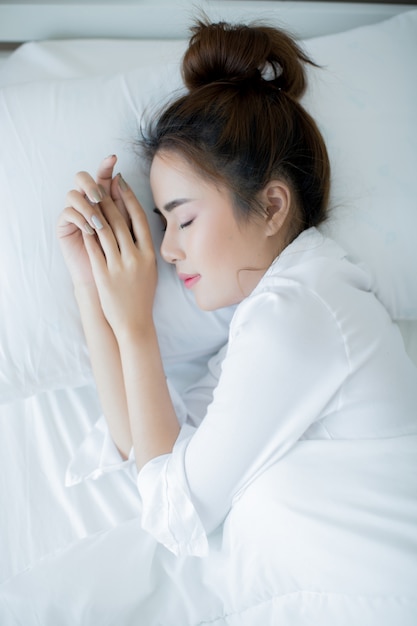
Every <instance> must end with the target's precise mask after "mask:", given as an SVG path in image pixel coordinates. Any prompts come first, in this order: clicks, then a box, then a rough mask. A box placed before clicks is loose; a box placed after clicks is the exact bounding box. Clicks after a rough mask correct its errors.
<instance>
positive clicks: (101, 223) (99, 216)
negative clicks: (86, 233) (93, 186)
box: [66, 189, 106, 231]
mask: <svg viewBox="0 0 417 626" xmlns="http://www.w3.org/2000/svg"><path fill="white" fill-rule="evenodd" d="M100 193H102V192H101V191H100ZM66 204H67V206H69V207H72V208H73V209H75V210H76V211H78V213H80V214H81V215H82V216H83V217H84V220H85V221H87V222H88V224H89V225H90V226H91V227H92V228H93V229H94V230H95V231H99V230H101V229H102V228H104V227H105V226H106V220H105V218H104V215H103V212H102V210H101V208H100V205H99V204H93V205H92V204H91V203H90V202H89V201H88V200H87V199H86V198H85V196H84V195H83V194H82V192H80V191H78V190H77V189H71V191H69V192H68V193H67V199H66Z"/></svg>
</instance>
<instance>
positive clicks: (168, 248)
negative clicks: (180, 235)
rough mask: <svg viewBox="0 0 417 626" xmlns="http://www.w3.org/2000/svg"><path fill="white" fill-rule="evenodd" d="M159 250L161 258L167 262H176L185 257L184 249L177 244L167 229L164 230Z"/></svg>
mask: <svg viewBox="0 0 417 626" xmlns="http://www.w3.org/2000/svg"><path fill="white" fill-rule="evenodd" d="M160 250H161V256H162V258H163V259H164V261H166V262H167V263H176V262H177V261H182V260H184V259H185V253H184V251H183V250H182V249H181V248H180V247H179V246H178V244H177V242H176V238H175V237H174V236H173V234H171V233H169V232H168V229H167V230H166V231H165V235H164V238H163V239H162V243H161V248H160Z"/></svg>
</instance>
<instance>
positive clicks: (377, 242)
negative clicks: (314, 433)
mask: <svg viewBox="0 0 417 626" xmlns="http://www.w3.org/2000/svg"><path fill="white" fill-rule="evenodd" d="M198 6H202V7H203V8H204V10H205V11H206V13H207V14H208V15H209V16H210V17H212V18H213V19H225V20H231V21H239V20H244V21H248V20H253V19H262V20H265V21H268V22H270V23H272V24H276V25H281V26H283V27H285V28H288V29H289V30H291V31H292V32H293V33H294V34H296V35H297V37H298V38H299V39H300V41H301V43H302V45H303V46H304V47H305V48H306V50H307V51H308V52H309V53H310V54H311V55H312V57H313V59H314V60H315V61H316V62H317V63H318V64H319V65H320V66H321V68H320V69H318V68H314V69H311V70H310V88H309V91H308V93H307V95H306V96H305V104H306V106H307V108H308V109H309V110H310V111H311V112H312V113H313V115H314V116H315V118H316V119H317V120H318V123H319V125H320V127H321V129H322V132H323V134H324V136H325V139H326V141H327V144H328V148H329V152H330V158H331V162H332V166H333V174H332V184H333V188H332V197H331V215H330V219H329V221H328V222H327V223H326V224H325V226H323V230H324V231H325V232H326V233H329V234H330V235H331V236H332V237H334V238H335V239H336V240H337V241H339V242H340V243H341V244H342V245H343V246H344V247H345V248H346V249H347V250H348V251H349V253H350V255H351V256H352V258H353V259H354V260H355V261H356V262H357V263H359V264H361V265H363V266H364V267H365V268H366V270H367V271H368V272H369V273H370V275H371V276H372V280H373V285H374V290H375V292H376V293H377V295H378V297H379V298H380V299H381V301H382V302H383V303H384V305H385V306H386V308H387V309H388V311H389V313H390V315H391V317H392V321H393V324H395V325H397V326H398V329H399V332H400V333H401V335H402V338H403V341H404V344H405V348H406V350H407V352H408V354H409V357H410V359H411V360H412V361H413V362H414V364H415V365H416V367H417V245H416V244H417V242H416V237H417V235H416V233H417V200H416V194H415V183H414V181H415V172H416V169H417V124H416V119H415V118H416V111H417V82H416V81H415V76H416V60H417V7H416V6H413V5H412V4H377V3H373V4H366V3H365V4H361V3H356V4H349V3H334V2H315V1H312V2H280V1H274V0H269V1H264V2H263V1H259V2H258V1H256V2H255V1H253V2H245V1H241V0H231V1H225V2H205V3H200V4H199V5H198ZM196 10H197V9H196V6H195V5H192V4H191V3H187V2H172V3H168V2H166V3H164V2H151V1H149V2H147V1H146V0H144V1H143V2H141V1H140V0H136V1H135V0H131V1H130V2H125V3H123V4H118V3H116V2H114V3H113V2H111V1H110V0H109V1H108V2H103V3H102V4H94V3H91V4H90V3H89V2H86V3H84V4H78V5H73V4H71V3H70V2H56V3H54V2H51V3H48V4H47V5H46V4H37V3H36V2H32V3H30V4H23V3H1V4H0V137H1V142H0V223H1V229H0V289H1V291H0V433H1V437H0V464H1V468H0V507H1V508H0V624H1V625H2V626H17V625H19V626H20V625H21V626H32V625H37V626H55V625H57V624H59V625H60V626H62V625H67V624H68V626H70V625H71V626H73V625H76V624H77V625H81V624H82V625H83V626H95V625H96V624H100V625H101V626H110V625H112V624H118V626H130V625H131V624H132V625H133V624H135V625H142V624H143V625H144V626H156V625H157V624H162V625H164V626H196V625H197V624H216V625H218V626H220V625H226V624H227V625H229V626H255V625H256V626H257V625H259V624H262V625H265V626H266V625H267V624H271V625H272V624H274V625H275V624H285V626H304V625H307V624H308V625H309V626H310V625H312V624H320V625H321V626H327V625H328V626H330V625H331V626H334V625H336V624H337V626H347V625H349V626H350V625H351V624H352V623H355V626H374V625H375V626H376V624H378V626H394V625H395V626H398V624H401V626H414V625H415V624H416V623H417V587H416V582H415V581H417V438H413V437H407V438H403V440H400V441H391V440H384V439H381V440H380V441H379V442H373V445H374V446H376V454H377V455H378V458H380V459H381V463H380V464H379V465H378V470H376V469H375V468H372V467H369V466H368V465H367V462H366V459H367V454H368V447H367V446H368V445H369V442H364V443H363V446H362V447H359V448H358V446H355V447H351V446H350V445H349V442H341V443H340V445H338V446H335V448H333V451H332V455H333V459H332V463H333V464H334V465H333V467H335V468H336V470H335V475H334V477H333V479H332V480H331V481H329V480H328V477H327V473H326V468H325V466H324V465H323V464H322V463H321V462H320V461H318V460H317V459H320V458H322V453H323V445H324V443H323V442H319V441H317V442H309V443H308V444H306V445H305V446H304V448H302V449H297V451H295V452H294V453H293V454H289V455H287V456H286V457H285V458H284V460H283V461H282V462H281V463H280V464H279V467H277V468H275V469H274V471H273V472H270V473H267V474H265V475H263V476H261V477H260V479H258V480H257V481H255V483H253V484H252V486H251V487H250V488H249V489H248V490H247V493H245V495H244V497H241V498H240V499H239V500H238V501H237V502H236V504H235V506H234V508H233V510H232V513H231V514H230V516H229V518H228V519H227V521H226V523H225V526H224V528H223V529H222V532H217V533H214V535H213V536H212V537H210V557H209V558H198V557H188V558H186V557H184V558H182V557H176V556H175V555H173V554H171V553H170V552H169V551H168V550H166V549H165V548H164V547H163V546H160V545H158V544H157V543H156V542H155V541H154V540H153V538H152V537H151V536H146V535H144V533H143V532H141V529H140V509H141V503H140V499H139V496H138V493H137V489H136V485H135V481H134V480H132V476H131V474H130V472H129V471H125V470H124V469H123V468H117V467H115V468H113V469H115V470H116V471H107V468H106V467H98V468H95V469H94V470H91V468H88V467H85V468H82V467H81V475H80V476H78V475H77V471H79V470H80V464H79V465H78V468H76V469H74V466H73V465H71V463H72V460H73V459H74V458H76V457H77V455H79V453H80V452H79V451H80V448H82V444H83V442H84V441H85V438H86V436H87V434H88V433H89V432H91V429H92V428H93V427H94V424H95V423H96V420H97V418H98V417H99V415H100V406H99V401H98V398H97V395H96V390H95V386H94V381H93V379H92V374H91V369H90V364H89V359H88V354H87V350H86V346H85V342H84V338H83V334H82V331H81V326H80V320H79V317H78V313H77V309H76V305H75V301H74V298H73V294H72V289H71V283H70V279H69V277H68V275H67V273H66V269H65V267H64V264H63V261H62V259H61V255H60V251H59V249H58V244H57V242H56V239H55V235H54V228H55V222H56V219H57V216H58V214H59V212H60V211H61V210H62V208H63V206H64V200H65V194H66V192H67V190H68V189H70V188H71V187H72V185H73V178H74V174H75V172H76V171H78V170H80V169H85V170H88V171H92V172H94V171H95V169H96V167H97V164H98V163H99V161H100V160H101V159H102V158H103V157H104V156H106V155H107V154H113V153H116V154H117V155H118V168H119V169H120V171H121V172H122V173H123V175H124V177H125V178H126V179H127V180H128V181H129V182H130V184H131V185H132V187H133V188H134V190H135V192H136V193H137V195H138V197H139V198H140V199H141V201H142V202H143V204H144V206H145V208H146V210H148V211H149V216H150V221H151V228H152V232H153V236H154V239H155V243H156V244H157V243H158V242H159V241H160V238H161V233H160V226H159V223H158V220H156V219H155V218H154V216H153V215H152V201H151V196H150V191H149V187H148V183H147V178H146V173H145V171H144V169H143V168H142V167H141V162H140V159H139V158H138V156H137V155H136V152H135V147H134V142H133V139H134V137H135V134H136V133H137V132H138V120H139V119H140V116H141V115H142V114H143V113H144V112H146V111H148V110H151V109H152V107H153V106H155V105H156V104H159V103H160V102H161V101H163V100H164V98H167V97H168V96H169V94H170V93H171V92H172V91H173V90H176V89H179V88H180V75H179V62H180V58H181V54H182V52H183V51H184V49H185V46H186V38H187V33H188V30H187V29H188V26H189V24H190V23H191V20H192V17H193V15H195V13H196ZM158 262H159V261H158ZM159 269H160V277H159V283H158V290H157V298H156V302H155V320H156V325H157V330H158V335H159V339H160V343H161V350H162V355H163V360H164V365H165V369H166V373H167V376H168V377H169V379H170V381H172V383H173V385H174V386H175V389H176V390H177V392H178V394H179V395H180V396H181V394H182V392H183V391H184V390H185V389H186V387H187V386H188V385H190V384H192V383H193V382H194V381H195V380H197V379H198V378H200V377H201V376H202V375H204V373H205V371H206V368H207V361H208V359H209V358H210V357H212V356H213V355H215V354H216V353H217V352H218V351H220V350H221V349H222V346H223V345H224V344H225V342H226V341H227V332H228V324H229V322H230V319H231V316H232V314H233V310H222V311H220V312H217V313H203V312H201V311H198V310H197V309H196V307H195V305H194V303H193V301H192V299H191V297H188V296H187V295H185V294H184V293H183V291H181V290H180V288H179V286H178V284H177V282H176V281H175V279H174V277H173V275H172V273H171V272H170V271H169V268H167V267H166V266H165V265H164V264H163V263H162V262H160V263H159ZM394 376H395V372H393V377H394ZM416 420H417V413H416ZM97 436H99V434H98V435H97ZM374 451H375V450H374ZM328 462H329V460H327V463H328ZM87 465H88V464H87ZM81 466H82V462H81ZM87 475H88V479H84V478H85V477H86V476H87ZM358 476H360V477H361V478H360V479H358ZM321 477H322V478H323V480H322V481H321V480H320V478H321ZM355 480H356V482H352V481H355ZM271 481H272V482H273V484H274V486H275V487H274V488H275V491H276V494H277V497H276V498H275V499H272V500H271V501H269V502H267V503H265V500H264V499H262V498H261V497H260V494H262V493H263V492H264V490H266V489H267V488H268V485H269V486H270V485H271ZM317 482H319V483H321V484H322V488H321V490H319V491H317V489H314V493H312V491H313V485H317ZM353 484H355V485H358V484H360V488H358V487H355V491H353V490H352V485H353ZM380 485H384V486H385V488H386V490H387V493H388V494H389V498H388V500H383V499H381V498H379V497H378V489H379V486H380ZM346 494H348V498H346ZM346 501H349V502H350V503H352V502H353V503H354V506H353V507H350V508H349V507H347V506H346ZM300 502H302V503H303V504H302V506H300ZM387 502H388V503H389V505H387ZM345 506H346V508H345ZM352 508H353V509H354V510H355V511H356V513H355V515H353V516H352V511H351V509H352ZM254 511H256V512H257V515H256V516H254ZM259 519H262V520H263V521H262V524H260V522H259ZM277 519H279V520H280V523H281V524H282V525H283V526H285V527H286V528H287V529H291V534H290V537H291V541H290V542H288V541H283V540H280V537H279V536H277V533H276V520H277ZM138 535H139V536H140V542H138V541H137V537H138ZM285 536H287V537H288V534H287V535H285ZM398 536H400V537H401V541H398V540H393V539H392V538H393V537H398ZM358 537H359V539H358ZM361 537H364V538H366V541H365V540H364V541H363V542H361V539H360V538H361ZM370 537H371V538H372V540H369V539H370ZM307 539H308V541H307ZM138 543H140V548H139V547H138ZM325 546H328V549H326V548H325V549H323V547H325ZM265 554H268V559H266V560H264V556H265ZM323 555H324V556H323ZM318 559H321V562H320V566H319V567H318ZM277 563H279V564H280V567H278V568H276V569H275V567H274V564H277ZM358 563H360V566H359V567H358ZM318 570H319V571H320V574H317V571H318ZM352 571H359V572H360V576H359V578H361V581H360V582H361V585H359V583H358V585H359V586H360V588H361V589H362V592H361V594H359V593H358V591H357V587H356V586H355V582H356V581H353V582H352V577H351V572H352ZM387 571H389V575H386V573H387ZM283 572H284V574H285V575H284V574H283ZM300 572H301V574H300ZM378 572H379V573H380V576H379V574H378ZM381 589H382V590H383V593H382V595H381V593H380V592H381ZM377 590H378V592H377ZM144 598H146V599H144ZM358 616H359V617H358Z"/></svg>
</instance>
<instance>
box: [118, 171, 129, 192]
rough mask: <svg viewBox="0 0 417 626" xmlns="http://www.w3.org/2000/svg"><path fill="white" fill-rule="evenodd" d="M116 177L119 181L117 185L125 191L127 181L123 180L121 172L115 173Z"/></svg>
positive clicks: (127, 187)
mask: <svg viewBox="0 0 417 626" xmlns="http://www.w3.org/2000/svg"><path fill="white" fill-rule="evenodd" d="M117 178H118V181H119V187H120V189H121V190H122V191H127V190H128V189H129V186H128V184H127V182H126V181H125V179H124V178H123V176H122V175H121V174H117Z"/></svg>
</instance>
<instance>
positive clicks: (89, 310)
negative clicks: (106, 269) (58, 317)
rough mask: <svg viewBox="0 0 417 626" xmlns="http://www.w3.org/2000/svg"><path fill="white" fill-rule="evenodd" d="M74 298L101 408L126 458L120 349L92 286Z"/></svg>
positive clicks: (127, 443)
mask: <svg viewBox="0 0 417 626" xmlns="http://www.w3.org/2000/svg"><path fill="white" fill-rule="evenodd" d="M75 296H76V300H77V303H78V307H79V310H80V314H81V321H82V325H83V329H84V333H85V337H86V341H87V346H88V350H89V355H90V360H91V366H92V369H93V374H94V379H95V381H96V385H97V390H98V395H99V399H100V403H101V407H102V410H103V413H104V415H105V418H106V421H107V425H108V428H109V431H110V434H111V437H112V439H113V441H114V443H115V445H116V446H117V448H118V449H119V451H120V453H121V454H122V456H124V457H125V458H127V456H128V455H129V452H130V450H131V448H132V436H131V432H130V424H129V417H128V408H127V400H126V392H125V386H124V380H123V372H122V365H121V361H120V353H119V347H118V344H117V341H116V338H115V336H114V333H113V330H112V329H111V327H110V326H109V324H108V323H107V320H106V319H105V317H104V315H103V311H102V308H101V304H100V301H99V297H98V293H97V290H96V288H95V286H94V285H91V286H82V287H76V289H75Z"/></svg>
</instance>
